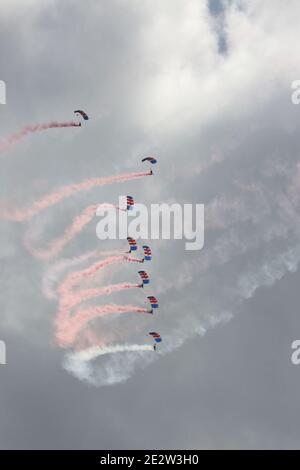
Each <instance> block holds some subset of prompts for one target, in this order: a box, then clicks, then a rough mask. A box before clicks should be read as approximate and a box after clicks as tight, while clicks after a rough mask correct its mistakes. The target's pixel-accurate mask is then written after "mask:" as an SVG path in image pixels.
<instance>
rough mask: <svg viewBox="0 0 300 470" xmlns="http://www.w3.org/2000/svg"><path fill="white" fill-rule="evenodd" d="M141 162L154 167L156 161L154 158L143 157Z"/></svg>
mask: <svg viewBox="0 0 300 470" xmlns="http://www.w3.org/2000/svg"><path fill="white" fill-rule="evenodd" d="M142 162H149V163H151V164H152V165H155V163H157V160H156V158H154V157H145V158H143V160H142Z"/></svg>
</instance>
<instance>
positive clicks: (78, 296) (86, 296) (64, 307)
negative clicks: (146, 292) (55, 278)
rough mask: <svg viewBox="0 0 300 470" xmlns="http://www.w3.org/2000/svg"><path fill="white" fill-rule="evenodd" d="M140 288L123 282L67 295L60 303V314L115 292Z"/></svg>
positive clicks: (137, 285) (138, 285)
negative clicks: (82, 303) (87, 301)
mask: <svg viewBox="0 0 300 470" xmlns="http://www.w3.org/2000/svg"><path fill="white" fill-rule="evenodd" d="M137 288H140V284H131V283H128V282H123V283H121V284H112V285H110V286H106V287H95V288H91V289H82V290H79V291H77V292H74V293H71V294H67V295H66V296H64V297H63V298H62V299H61V301H60V313H64V314H65V313H68V312H69V311H70V310H71V309H72V308H74V307H75V306H76V305H78V304H80V303H81V302H85V301H86V300H90V299H94V298H96V297H102V296H103V295H110V294H113V293H115V292H121V291H123V290H127V289H137Z"/></svg>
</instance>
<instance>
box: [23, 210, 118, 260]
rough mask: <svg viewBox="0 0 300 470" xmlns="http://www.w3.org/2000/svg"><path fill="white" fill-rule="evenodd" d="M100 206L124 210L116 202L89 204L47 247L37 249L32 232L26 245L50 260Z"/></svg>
mask: <svg viewBox="0 0 300 470" xmlns="http://www.w3.org/2000/svg"><path fill="white" fill-rule="evenodd" d="M98 208H101V209H107V208H114V209H117V210H124V209H121V208H119V207H118V206H116V205H114V204H107V203H104V204H94V205H91V206H88V207H87V208H86V209H84V211H83V212H82V213H81V214H80V215H78V216H76V217H75V218H74V220H73V222H72V224H71V225H70V226H69V227H68V228H67V229H66V230H65V232H64V234H63V235H62V236H61V237H59V238H57V239H55V240H53V241H52V242H51V243H50V244H49V246H48V247H47V248H45V249H36V248H34V247H32V242H31V240H30V232H28V234H27V235H25V238H24V245H25V246H26V248H27V249H28V251H29V252H30V253H31V254H32V255H33V256H35V257H36V258H40V259H43V260H45V261H46V260H49V259H51V258H53V257H54V256H56V255H58V253H60V251H61V250H62V249H63V248H64V247H65V245H67V243H69V242H70V241H71V240H72V239H73V238H74V237H75V236H76V235H77V234H79V233H80V232H81V231H82V230H83V229H84V227H85V226H86V225H87V224H88V223H89V222H90V221H91V220H92V219H93V217H94V215H95V213H96V210H97V209H98Z"/></svg>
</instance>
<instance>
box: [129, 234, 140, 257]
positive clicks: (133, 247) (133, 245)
mask: <svg viewBox="0 0 300 470" xmlns="http://www.w3.org/2000/svg"><path fill="white" fill-rule="evenodd" d="M127 240H128V243H129V249H130V251H129V253H130V252H131V251H136V250H137V248H138V247H137V243H136V241H135V240H134V239H133V238H131V237H127Z"/></svg>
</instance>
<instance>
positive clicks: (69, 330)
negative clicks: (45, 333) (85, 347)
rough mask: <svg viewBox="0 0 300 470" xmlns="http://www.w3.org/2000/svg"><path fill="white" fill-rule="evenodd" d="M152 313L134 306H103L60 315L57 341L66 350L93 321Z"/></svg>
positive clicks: (57, 322) (57, 320)
mask: <svg viewBox="0 0 300 470" xmlns="http://www.w3.org/2000/svg"><path fill="white" fill-rule="evenodd" d="M129 312H134V313H148V314H149V313H150V312H149V311H148V310H147V309H146V308H141V307H136V306H134V305H115V304H111V305H103V306H101V307H89V308H86V309H82V310H79V311H78V312H77V313H76V314H75V315H74V316H72V317H69V316H68V317H66V316H65V315H64V314H63V313H62V314H59V315H58V316H57V318H56V320H55V326H56V334H55V337H56V341H57V343H58V345H59V346H60V347H63V348H66V347H68V346H70V345H71V344H72V343H74V341H75V339H76V336H77V335H78V333H79V332H80V330H82V329H83V328H84V327H85V326H86V324H87V323H88V322H90V321H91V320H93V319H95V318H98V317H102V316H104V315H108V314H111V313H129Z"/></svg>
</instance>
